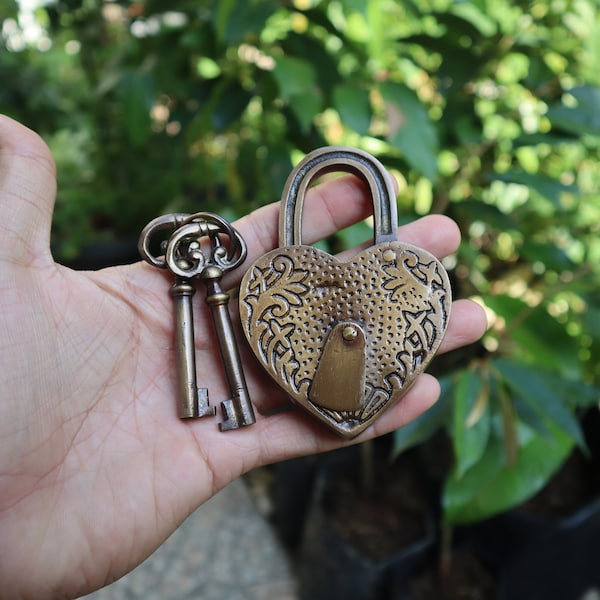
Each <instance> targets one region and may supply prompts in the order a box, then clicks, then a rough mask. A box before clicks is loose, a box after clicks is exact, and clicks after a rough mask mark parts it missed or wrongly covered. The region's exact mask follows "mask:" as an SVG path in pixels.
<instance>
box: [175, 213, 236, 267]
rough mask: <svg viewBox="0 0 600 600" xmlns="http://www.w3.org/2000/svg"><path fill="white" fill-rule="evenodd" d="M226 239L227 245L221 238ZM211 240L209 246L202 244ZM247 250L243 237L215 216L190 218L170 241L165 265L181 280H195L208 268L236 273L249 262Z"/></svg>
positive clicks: (201, 215) (203, 214)
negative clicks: (240, 266)
mask: <svg viewBox="0 0 600 600" xmlns="http://www.w3.org/2000/svg"><path fill="white" fill-rule="evenodd" d="M222 235H225V236H227V239H228V243H226V244H224V243H223V241H222V240H221V236H222ZM206 238H208V241H209V243H208V245H207V244H204V245H202V240H203V239H206ZM246 254H247V248H246V243H245V242H244V240H243V238H242V236H241V235H240V234H239V233H238V232H237V230H236V229H234V228H233V227H232V225H231V224H230V223H229V222H228V221H226V220H225V219H223V218H222V217H220V216H219V215H216V214H214V213H207V212H201V213H195V214H193V215H189V216H188V217H187V219H185V220H184V221H183V222H182V223H181V224H180V225H179V227H178V228H177V230H176V231H175V232H174V233H173V235H171V237H170V238H169V242H168V243H167V249H166V253H165V262H166V265H167V266H168V267H169V270H170V271H171V272H172V273H174V274H175V275H179V276H180V277H187V278H189V277H196V276H198V275H201V274H202V272H203V271H204V270H205V269H206V268H207V267H218V268H219V269H221V270H222V271H223V272H226V271H230V270H232V269H235V268H236V267H237V266H239V265H240V264H242V263H243V262H244V260H245V259H246Z"/></svg>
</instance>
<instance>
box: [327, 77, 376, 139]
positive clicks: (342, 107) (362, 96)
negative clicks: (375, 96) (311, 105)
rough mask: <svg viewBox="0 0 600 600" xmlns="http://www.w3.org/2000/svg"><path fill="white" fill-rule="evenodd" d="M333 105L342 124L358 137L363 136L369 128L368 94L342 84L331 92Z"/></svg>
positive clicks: (369, 105)
mask: <svg viewBox="0 0 600 600" xmlns="http://www.w3.org/2000/svg"><path fill="white" fill-rule="evenodd" d="M333 104H334V106H335V108H336V110H337V111H338V113H339V115H340V118H341V120H342V123H343V124H344V125H345V126H346V127H349V128H350V129H353V130H354V131H356V133H358V134H359V135H365V134H366V133H367V132H368V131H369V127H370V126H371V103H370V101H369V92H367V91H366V90H363V89H361V88H359V87H357V86H356V85H352V84H351V83H343V84H340V85H338V86H336V87H335V89H334V90H333Z"/></svg>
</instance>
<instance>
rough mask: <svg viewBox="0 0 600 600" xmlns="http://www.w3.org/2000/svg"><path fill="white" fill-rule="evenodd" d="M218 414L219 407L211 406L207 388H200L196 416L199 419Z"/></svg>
mask: <svg viewBox="0 0 600 600" xmlns="http://www.w3.org/2000/svg"><path fill="white" fill-rule="evenodd" d="M216 414H217V407H216V406H211V405H210V403H209V401H208V390H207V389H206V388H199V389H198V398H197V402H196V415H197V416H198V417H214V416H215V415H216Z"/></svg>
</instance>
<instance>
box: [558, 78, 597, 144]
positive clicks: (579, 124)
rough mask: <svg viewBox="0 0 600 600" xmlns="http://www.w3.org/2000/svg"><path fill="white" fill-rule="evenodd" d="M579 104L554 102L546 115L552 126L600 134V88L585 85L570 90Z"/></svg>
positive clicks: (581, 133) (574, 131)
mask: <svg viewBox="0 0 600 600" xmlns="http://www.w3.org/2000/svg"><path fill="white" fill-rule="evenodd" d="M569 93H570V94H571V95H572V96H573V97H574V98H575V99H576V101H577V106H574V107H571V106H565V105H564V104H562V103H560V104H553V105H552V106H550V107H549V108H548V111H547V113H546V116H547V117H548V118H549V119H550V121H551V123H552V126H553V127H555V128H557V129H562V130H564V131H568V132H571V133H576V134H579V135H600V111H598V106H600V88H598V87H595V86H591V85H584V86H581V87H576V88H573V89H571V90H569Z"/></svg>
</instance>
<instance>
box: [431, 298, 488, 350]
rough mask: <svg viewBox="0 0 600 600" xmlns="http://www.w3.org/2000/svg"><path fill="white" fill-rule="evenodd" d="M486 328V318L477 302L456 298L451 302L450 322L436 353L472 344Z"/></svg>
mask: <svg viewBox="0 0 600 600" xmlns="http://www.w3.org/2000/svg"><path fill="white" fill-rule="evenodd" d="M486 329H487V318H486V316H485V311H484V310H483V308H482V307H481V306H479V304H477V303H476V302H473V301H472V300H456V301H455V302H453V303H452V313H451V315H450V322H449V323H448V329H447V330H446V335H445V336H444V339H443V341H442V343H441V344H440V349H439V350H438V353H439V354H441V353H443V352H449V351H450V350H455V349H456V348H460V347H461V346H467V345H468V344H473V343H474V342H476V341H477V340H478V339H479V338H480V337H481V336H482V335H483V334H484V333H485V330H486Z"/></svg>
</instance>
